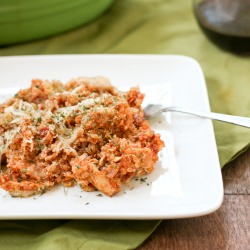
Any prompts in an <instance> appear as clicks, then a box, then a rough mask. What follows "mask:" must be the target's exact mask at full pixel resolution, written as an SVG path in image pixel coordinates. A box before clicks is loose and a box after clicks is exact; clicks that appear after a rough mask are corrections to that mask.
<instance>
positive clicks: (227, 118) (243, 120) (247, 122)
mask: <svg viewBox="0 0 250 250" xmlns="http://www.w3.org/2000/svg"><path fill="white" fill-rule="evenodd" d="M162 111H163V112H168V111H172V112H181V113H186V114H191V115H196V116H199V117H205V118H210V119H213V120H218V121H222V122H228V123H232V124H236V125H240V126H243V127H247V128H250V118H248V117H242V116H234V115H226V114H220V113H214V112H202V111H193V110H192V111H191V110H189V109H185V108H179V107H167V108H164V109H163V110H162Z"/></svg>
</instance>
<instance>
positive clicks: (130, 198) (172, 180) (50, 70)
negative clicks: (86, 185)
mask: <svg viewBox="0 0 250 250" xmlns="http://www.w3.org/2000/svg"><path fill="white" fill-rule="evenodd" d="M97 75H103V76H106V77H108V78H109V79H110V80H111V83H112V84H113V85H115V86H117V87H118V88H120V89H128V88H129V87H130V86H135V85H139V86H140V88H141V90H142V92H144V93H146V97H145V104H146V103H147V102H148V103H149V102H154V103H162V104H164V105H169V104H172V105H176V106H183V107H188V108H193V109H199V110H203V111H209V102H208V96H207V91H206V87H205V81H204V77H203V74H202V70H201V68H200V66H199V64H198V63H197V62H196V61H194V60H193V59H191V58H188V57H184V56H167V55H162V56H160V55H62V56H20V57H1V58H0V97H1V96H2V97H4V98H5V97H6V96H7V95H9V94H14V92H15V91H17V89H19V88H24V87H28V86H29V85H30V82H31V79H32V78H41V79H49V80H52V79H58V80H61V81H63V82H66V81H68V80H70V79H71V78H75V77H78V76H97ZM152 127H153V128H154V129H155V130H156V131H157V132H159V133H160V134H161V135H162V138H163V139H164V141H165V144H166V147H165V148H164V150H163V151H162V152H161V153H160V160H159V162H158V163H157V164H156V166H155V171H154V172H153V173H152V174H151V175H149V176H147V177H146V178H143V179H139V180H137V181H136V180H134V181H133V182H132V183H131V184H130V185H129V186H126V187H124V188H123V190H122V191H121V192H120V193H119V194H118V195H116V196H114V197H112V198H110V197H105V196H101V195H100V192H91V193H87V192H83V191H81V190H80V188H79V187H74V188H67V189H63V188H62V187H55V188H54V189H52V190H51V191H49V192H47V193H46V194H44V195H42V196H35V197H30V198H12V197H10V196H9V195H8V194H7V193H6V192H5V191H4V190H1V189H0V219H56V218H63V219H66V218H73V219H77V218H89V219H166V218H181V217H192V216H200V215H204V214H208V213H211V212H213V211H215V210H216V209H218V208H219V206H220V205H221V203H222V200H223V184H222V177H221V170H220V165H219V160H218V155H217V149H216V144H215V138H214V132H213V127H212V122H211V121H210V120H209V119H202V118H197V117H194V116H188V115H184V114H177V113H171V114H166V115H164V116H161V117H159V119H156V120H154V121H153V122H152Z"/></svg>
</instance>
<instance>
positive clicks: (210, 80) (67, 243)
mask: <svg viewBox="0 0 250 250" xmlns="http://www.w3.org/2000/svg"><path fill="white" fill-rule="evenodd" d="M67 53H70V54H91V53H95V54H99V53H126V54H129V53H137V54H138V53H142V54H153V53H154V54H181V55H187V56H191V57H193V58H195V59H196V60H197V61H198V62H199V63H200V64H201V66H202V68H203V71H204V74H205V78H206V82H207V88H208V92H209V99H210V103H211V109H212V110H213V111H215V112H221V113H228V114H234V115H241V116H250V101H249V83H250V57H244V56H237V55H233V54H231V53H228V52H224V51H222V50H220V49H219V48H217V47H216V46H215V45H214V44H212V43H211V42H210V41H209V40H208V39H207V38H206V37H205V36H204V34H203V33H202V32H201V30H200V29H199V27H198V25H197V23H196V21H195V18H194V15H193V11H192V1H183V0H168V1H166V0H116V1H115V3H114V5H113V6H112V7H111V9H109V10H108V11H107V12H106V13H105V14H104V15H103V16H101V17H100V18H98V19H96V20H95V21H93V22H92V23H89V24H88V25H87V26H83V27H81V28H78V29H75V30H72V31H71V32H68V33H65V34H61V35H58V36H55V37H51V38H47V39H44V40H40V41H35V42H32V43H26V44H20V45H15V46H10V47H2V48H0V55H1V56H8V55H36V54H67ZM214 128H215V134H216V141H217V146H218V151H219V157H220V163H221V167H223V166H224V165H225V164H226V163H228V162H229V161H231V160H233V159H234V158H235V157H237V156H238V155H239V154H240V153H242V152H243V151H244V150H246V149H247V147H248V146H249V143H250V133H249V130H248V129H246V128H242V127H238V126H234V125H230V124H224V123H220V122H214ZM159 223H160V221H117V220H115V221H112V220H108V221H99V220H67V221H65V220H49V221H48V220H41V221H38V220H35V221H1V222H0V249H3V250H8V249H10V250H15V249H18V250H21V249H25V250H29V249H38V250H43V249H44V250H45V249H46V250H50V249H53V250H57V249H58V250H59V249H60V250H62V249H81V250H83V249H88V250H89V249H102V250H103V249H104V250H105V249H108V250H111V249H134V248H136V247H137V246H138V245H140V244H141V243H142V242H143V241H144V240H145V239H146V238H147V237H148V236H149V235H150V234H151V233H152V232H153V230H154V229H155V228H156V227H157V225H158V224H159Z"/></svg>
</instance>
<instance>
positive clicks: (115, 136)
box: [0, 77, 164, 197]
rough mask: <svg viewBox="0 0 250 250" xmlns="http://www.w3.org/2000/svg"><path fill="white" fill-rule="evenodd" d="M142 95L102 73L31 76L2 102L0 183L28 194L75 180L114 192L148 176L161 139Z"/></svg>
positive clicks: (89, 188)
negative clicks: (74, 76)
mask: <svg viewBox="0 0 250 250" xmlns="http://www.w3.org/2000/svg"><path fill="white" fill-rule="evenodd" d="M143 98H144V95H143V94H142V93H140V91H139V89H138V88H131V89H130V90H129V91H128V92H126V93H125V92H120V91H118V90H117V89H116V88H114V87H113V86H112V85H111V84H110V82H109V80H108V79H106V78H104V77H93V78H77V79H74V80H71V81H70V82H68V83H67V84H65V85H64V84H62V83H61V82H60V81H47V80H46V81H42V80H39V79H35V80H32V84H31V87H30V88H27V89H24V90H20V91H19V92H18V93H17V94H16V95H15V96H14V97H13V98H11V99H9V100H8V101H6V102H5V103H3V104H1V105H0V164H1V171H0V187H1V188H2V189H4V190H6V191H8V192H9V193H10V194H11V195H12V196H18V197H27V196H31V195H34V194H38V193H44V192H45V191H46V190H49V189H51V187H53V186H54V185H57V184H62V185H63V186H66V187H71V186H74V185H76V184H78V185H80V187H81V188H82V189H83V190H85V191H93V190H99V191H101V192H103V193H104V194H106V195H108V196H113V195H114V194H116V193H118V192H119V191H120V190H121V186H122V184H123V183H127V182H129V181H130V180H131V179H132V178H133V177H140V176H143V175H145V174H149V173H150V172H152V171H153V169H154V165H155V163H156V161H157V160H158V152H159V151H160V150H161V148H162V147H163V146H164V143H163V142H162V141H161V139H160V136H159V135H158V134H155V133H154V132H153V131H152V129H151V128H150V126H149V123H148V122H147V121H146V120H145V119H144V117H143V111H142V109H141V103H142V101H143Z"/></svg>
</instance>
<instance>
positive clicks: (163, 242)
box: [138, 149, 250, 250]
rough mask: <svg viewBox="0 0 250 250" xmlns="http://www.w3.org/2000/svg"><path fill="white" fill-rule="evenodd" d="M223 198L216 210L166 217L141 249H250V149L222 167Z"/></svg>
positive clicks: (139, 249)
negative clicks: (180, 216) (203, 214)
mask: <svg viewBox="0 0 250 250" xmlns="http://www.w3.org/2000/svg"><path fill="white" fill-rule="evenodd" d="M222 175H223V181H224V201H223V204H222V206H221V207H220V209H218V210H217V211H216V212H214V213H212V214H209V215H206V216H202V217H198V218H190V219H178V220H164V221H162V223H161V225H160V226H159V227H158V228H157V229H156V230H155V232H154V233H153V234H152V235H151V236H150V237H149V238H148V239H147V240H146V241H145V242H144V243H143V244H142V245H141V246H140V247H139V248H138V250H158V249H170V250H171V249H174V250H175V249H177V250H179V249H180V250H189V249H192V250H196V249H197V250H199V249H201V250H205V249H209V250H214V249H218V250H224V249H232V250H238V249H242V250H248V249H250V149H249V150H248V151H247V152H245V153H244V154H242V155H241V156H239V157H238V158H237V159H236V160H235V161H233V162H231V163H229V164H228V165H227V166H225V167H224V168H223V170H222Z"/></svg>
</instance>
